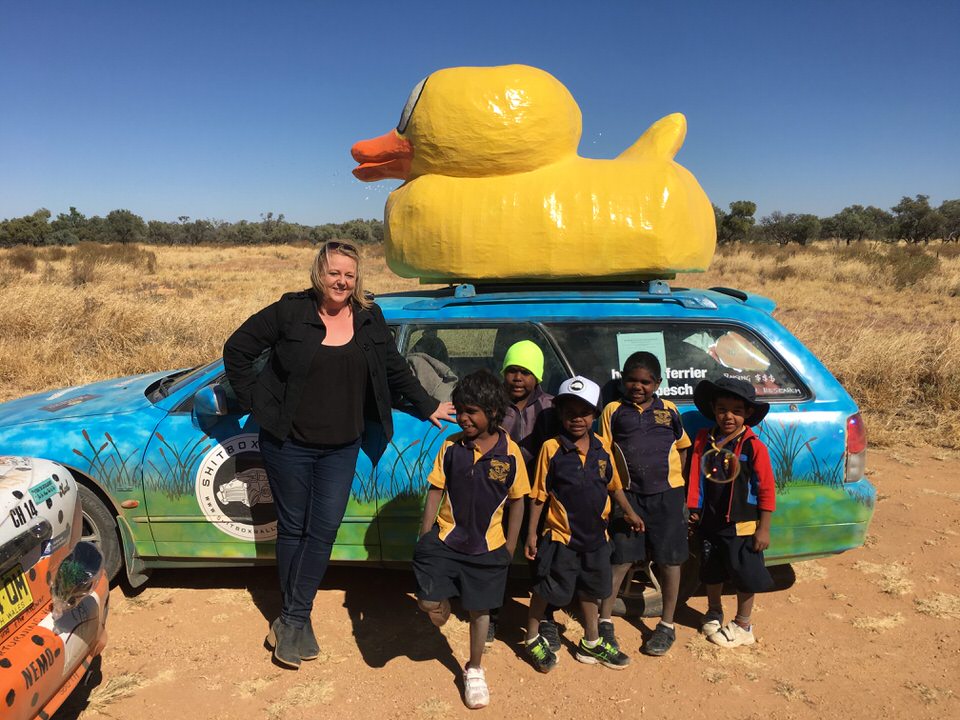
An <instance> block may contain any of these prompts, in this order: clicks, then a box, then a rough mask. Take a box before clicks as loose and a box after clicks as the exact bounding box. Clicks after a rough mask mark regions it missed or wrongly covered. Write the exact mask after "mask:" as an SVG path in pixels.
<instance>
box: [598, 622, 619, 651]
mask: <svg viewBox="0 0 960 720" xmlns="http://www.w3.org/2000/svg"><path fill="white" fill-rule="evenodd" d="M599 628H600V639H601V640H603V641H604V642H606V643H609V644H610V645H613V647H615V648H616V649H617V650H619V649H620V643H618V642H617V635H616V632H615V631H614V627H613V623H612V622H606V621H601V622H600V625H599Z"/></svg>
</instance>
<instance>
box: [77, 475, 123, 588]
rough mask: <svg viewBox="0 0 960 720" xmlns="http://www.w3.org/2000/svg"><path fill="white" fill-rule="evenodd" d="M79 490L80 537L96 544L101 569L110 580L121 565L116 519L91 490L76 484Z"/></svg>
mask: <svg viewBox="0 0 960 720" xmlns="http://www.w3.org/2000/svg"><path fill="white" fill-rule="evenodd" d="M78 488H79V490H80V504H81V512H82V514H83V529H82V530H81V531H80V536H81V537H80V539H81V540H86V541H87V542H91V543H93V544H94V545H96V546H97V547H98V548H99V549H100V553H101V554H102V555H103V569H104V572H105V573H106V574H107V578H108V579H109V580H110V581H111V582H112V581H113V579H114V578H115V577H116V576H117V573H119V572H120V567H121V566H122V565H123V552H122V551H121V548H120V535H119V534H118V532H117V520H116V518H115V517H114V516H113V513H112V512H111V511H110V509H109V508H108V507H107V506H106V505H104V503H103V501H102V500H101V499H100V498H99V497H98V496H97V494H96V493H95V492H93V490H91V489H90V488H88V487H86V486H84V485H78Z"/></svg>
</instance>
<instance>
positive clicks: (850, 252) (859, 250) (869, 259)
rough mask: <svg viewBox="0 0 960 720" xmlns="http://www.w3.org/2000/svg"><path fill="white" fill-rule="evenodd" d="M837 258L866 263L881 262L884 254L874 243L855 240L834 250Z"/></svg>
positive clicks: (883, 259)
mask: <svg viewBox="0 0 960 720" xmlns="http://www.w3.org/2000/svg"><path fill="white" fill-rule="evenodd" d="M835 252H836V256H837V259H838V260H841V261H843V260H857V261H859V262H864V263H867V264H881V263H883V262H884V261H885V256H884V254H883V253H881V252H880V251H879V250H878V249H877V247H876V246H875V245H871V244H870V243H868V242H863V241H860V242H855V243H852V244H850V245H844V246H843V247H841V248H840V249H838V250H836V251H835Z"/></svg>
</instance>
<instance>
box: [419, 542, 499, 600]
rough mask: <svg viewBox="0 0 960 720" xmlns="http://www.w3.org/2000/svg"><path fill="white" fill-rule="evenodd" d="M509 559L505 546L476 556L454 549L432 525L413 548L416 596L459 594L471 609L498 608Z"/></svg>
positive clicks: (434, 597) (447, 596) (442, 597)
mask: <svg viewBox="0 0 960 720" xmlns="http://www.w3.org/2000/svg"><path fill="white" fill-rule="evenodd" d="M512 560H513V557H512V556H511V555H510V553H509V552H507V546H506V545H502V546H501V547H499V548H497V549H496V550H490V551H489V552H485V553H480V554H479V555H467V554H466V553H462V552H457V551H456V550H453V549H452V548H449V547H447V546H446V545H445V544H444V543H443V541H442V540H440V528H439V527H437V526H434V527H433V529H432V530H431V531H430V532H428V533H427V534H426V535H424V536H423V537H422V538H420V540H419V541H418V542H417V547H416V549H415V550H414V551H413V574H414V576H415V577H416V579H417V598H419V599H420V600H428V601H431V600H432V601H438V600H446V599H447V598H452V597H457V596H459V597H460V604H461V605H462V606H463V609H464V610H467V611H473V612H482V611H484V610H490V609H491V608H497V607H500V606H501V605H503V594H504V592H505V591H506V588H507V574H508V573H509V572H510V563H511V562H512Z"/></svg>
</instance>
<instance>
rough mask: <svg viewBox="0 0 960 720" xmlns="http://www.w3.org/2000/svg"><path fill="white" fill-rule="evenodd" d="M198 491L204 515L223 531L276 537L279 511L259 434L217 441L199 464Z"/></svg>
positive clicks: (260, 537)
mask: <svg viewBox="0 0 960 720" xmlns="http://www.w3.org/2000/svg"><path fill="white" fill-rule="evenodd" d="M196 494H197V503H198V504H199V505H200V509H201V510H202V511H203V514H204V517H206V518H207V520H209V521H210V522H211V523H213V525H214V527H216V528H217V529H218V530H220V531H221V532H224V533H226V534H227V535H230V536H231V537H235V538H238V539H240V540H250V541H264V540H273V539H275V538H276V536H277V515H276V511H275V509H274V506H273V495H272V494H271V492H270V483H269V482H268V481H267V472H266V470H264V469H263V461H262V460H261V459H260V441H259V439H258V437H257V435H255V434H253V433H244V434H242V435H234V436H233V437H231V438H227V439H226V440H222V441H221V442H219V443H218V444H217V445H214V446H213V447H212V448H211V449H210V450H209V451H208V452H207V454H206V455H204V456H203V459H202V460H201V461H200V466H199V467H198V468H197V475H196Z"/></svg>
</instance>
